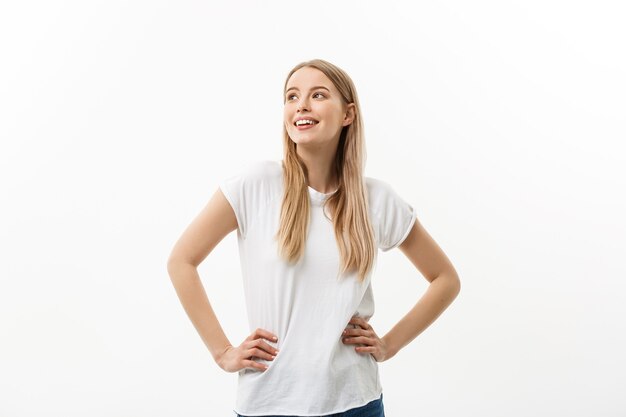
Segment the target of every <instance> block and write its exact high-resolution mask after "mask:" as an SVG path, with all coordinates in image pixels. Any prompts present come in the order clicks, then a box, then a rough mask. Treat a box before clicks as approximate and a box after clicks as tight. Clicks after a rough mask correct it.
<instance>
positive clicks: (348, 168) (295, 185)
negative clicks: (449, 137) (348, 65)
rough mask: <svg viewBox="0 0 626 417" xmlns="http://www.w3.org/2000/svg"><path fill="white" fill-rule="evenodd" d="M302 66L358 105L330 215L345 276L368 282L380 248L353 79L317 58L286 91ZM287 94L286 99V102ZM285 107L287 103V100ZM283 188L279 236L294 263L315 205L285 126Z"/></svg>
mask: <svg viewBox="0 0 626 417" xmlns="http://www.w3.org/2000/svg"><path fill="white" fill-rule="evenodd" d="M302 67H312V68H316V69H318V70H320V71H322V72H323V73H324V74H325V75H326V76H327V77H328V78H329V79H330V80H331V81H332V83H333V84H334V85H335V87H336V88H337V90H338V91H339V93H340V94H341V99H342V101H343V103H344V105H347V104H348V103H354V104H355V118H354V120H353V121H352V123H351V124H349V125H347V126H344V127H343V129H342V131H341V133H340V136H339V144H338V146H337V152H336V154H335V159H334V163H333V166H332V169H333V170H334V171H335V172H334V174H335V176H336V178H338V181H339V186H338V188H337V191H336V192H335V193H333V194H332V195H331V196H330V197H328V198H327V199H326V201H325V202H324V206H323V212H324V215H326V213H327V212H328V213H330V215H331V218H332V219H331V218H329V220H331V221H332V222H333V227H334V231H335V239H336V241H337V246H338V248H339V255H340V259H341V266H340V271H339V274H340V275H343V274H344V273H346V272H350V273H352V272H355V271H356V272H358V279H359V281H360V282H363V281H364V280H365V278H366V276H367V274H368V273H369V272H370V270H371V269H372V267H373V263H374V259H375V255H376V250H377V248H376V244H375V238H374V231H373V229H372V225H371V222H370V218H369V214H368V212H369V209H368V200H367V187H366V186H365V182H364V177H363V167H364V165H365V160H366V151H365V140H364V137H363V121H362V120H361V108H360V106H359V100H358V97H357V93H356V88H355V87H354V83H353V82H352V79H351V78H350V77H349V76H348V74H347V73H346V72H345V71H343V70H342V69H341V68H339V67H337V66H335V65H333V64H331V63H330V62H327V61H324V60H322V59H313V60H310V61H305V62H301V63H299V64H298V65H296V66H295V67H294V68H293V69H292V70H291V71H290V72H289V74H288V75H287V78H286V80H285V85H284V87H283V93H284V92H285V90H286V88H287V83H288V82H289V78H290V77H291V75H292V74H293V73H294V72H296V71H297V70H299V69H300V68H302ZM284 97H285V94H283V100H285V98H284ZM283 103H284V102H283ZM283 149H284V155H283V161H282V168H283V184H284V194H283V199H282V205H281V211H280V226H279V230H278V232H277V234H276V236H275V238H276V239H277V240H278V251H279V255H280V256H281V257H282V258H283V259H285V260H286V261H288V262H293V263H295V262H298V260H299V259H300V258H301V257H302V255H303V253H304V247H305V242H306V236H307V233H308V227H309V218H310V203H309V191H308V185H307V183H306V178H307V177H308V172H307V169H306V165H305V164H304V162H303V161H302V160H301V159H300V157H299V156H298V154H297V152H296V143H295V142H293V141H292V140H291V138H290V137H289V134H288V133H287V129H286V127H285V126H284V124H283Z"/></svg>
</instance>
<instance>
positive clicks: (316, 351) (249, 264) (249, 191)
mask: <svg viewBox="0 0 626 417" xmlns="http://www.w3.org/2000/svg"><path fill="white" fill-rule="evenodd" d="M281 162H282V161H273V160H264V161H257V162H254V163H251V164H249V165H248V166H246V167H245V168H244V169H242V170H241V172H240V173H238V174H237V175H234V176H231V177H230V178H227V179H225V180H223V181H222V182H221V183H220V184H219V186H220V188H221V190H222V192H223V194H224V195H225V197H226V199H227V200H228V201H229V203H230V204H231V206H232V208H233V210H234V212H235V215H236V217H237V223H238V228H237V240H238V245H239V256H240V263H241V271H242V277H243V287H244V295H245V302H246V308H247V314H248V322H249V327H250V333H252V331H254V330H255V329H256V328H263V329H266V330H268V331H270V332H272V333H274V334H276V336H277V337H278V341H277V342H272V341H269V340H267V339H264V341H265V342H266V343H268V344H269V345H270V346H274V347H276V348H277V349H279V350H280V351H279V352H278V354H277V355H276V358H275V359H274V360H273V361H271V360H265V359H260V358H255V359H254V360H255V361H257V362H260V363H263V364H265V365H267V366H268V367H269V368H268V369H267V370H266V371H260V370H253V369H242V370H241V371H239V376H238V387H237V401H236V406H235V409H234V410H233V411H234V412H236V413H238V414H242V415H245V416H261V415H270V414H276V415H278V414H283V415H299V416H320V415H325V414H334V413H340V412H343V411H346V410H348V409H351V408H355V407H360V406H363V405H365V404H367V403H368V402H370V401H372V400H375V399H377V398H379V397H380V395H381V393H382V386H381V383H380V379H379V375H378V363H377V362H376V360H375V359H374V357H373V356H372V355H371V354H370V353H358V352H356V351H355V350H354V347H355V346H356V345H354V344H344V343H343V342H342V332H343V330H344V329H345V328H346V327H347V326H348V321H350V319H351V318H352V316H355V315H357V316H361V317H363V318H365V320H369V318H370V317H371V316H372V315H373V314H374V297H373V293H372V285H371V277H372V273H370V274H369V275H368V276H367V277H366V279H365V281H364V282H363V284H361V283H360V282H359V281H358V277H357V274H356V273H352V274H347V275H346V276H344V277H342V278H339V275H338V274H339V266H340V263H339V262H340V259H339V249H338V246H337V242H336V240H335V235H334V231H333V225H332V223H331V221H330V220H328V219H327V218H326V217H325V216H324V213H323V212H322V203H323V201H324V199H325V198H327V197H328V196H330V195H331V194H332V193H329V194H323V193H321V192H318V191H317V190H315V189H313V188H311V187H308V190H309V196H310V200H309V201H310V203H311V220H310V224H309V232H308V235H307V239H306V246H305V252H304V255H303V258H301V259H300V261H299V262H298V263H297V264H295V265H289V264H287V263H286V262H285V261H283V260H282V259H281V258H280V257H279V256H278V252H277V241H276V240H274V239H273V236H274V235H275V234H276V232H277V231H278V227H279V217H280V205H281V201H282V196H283V180H282V165H281ZM364 178H365V183H366V187H367V193H368V201H369V206H370V207H369V208H370V219H371V221H372V225H373V228H374V234H375V238H376V243H377V246H378V248H380V249H381V250H382V251H388V250H390V249H392V248H395V247H397V246H399V245H400V244H401V243H402V242H403V241H404V239H405V238H406V236H407V235H408V234H409V231H410V230H411V228H412V226H413V224H414V223H415V219H416V212H415V210H414V209H413V207H412V206H410V205H409V204H407V203H406V202H405V201H404V200H402V199H401V198H400V196H399V195H398V194H396V192H395V191H394V190H393V189H392V188H391V187H390V186H389V184H387V183H386V182H384V181H380V180H377V179H374V178H370V177H364ZM329 217H330V216H329ZM374 266H375V264H374ZM372 270H373V269H372Z"/></svg>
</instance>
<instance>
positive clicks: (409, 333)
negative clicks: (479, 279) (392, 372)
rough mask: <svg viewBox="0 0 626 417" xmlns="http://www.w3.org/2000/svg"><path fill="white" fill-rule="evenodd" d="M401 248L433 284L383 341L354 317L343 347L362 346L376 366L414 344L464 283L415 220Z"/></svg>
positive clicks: (441, 251)
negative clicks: (412, 342)
mask: <svg viewBox="0 0 626 417" xmlns="http://www.w3.org/2000/svg"><path fill="white" fill-rule="evenodd" d="M398 248H399V249H400V250H401V251H402V253H404V254H405V255H406V257H407V258H409V260H410V261H411V262H412V263H413V265H415V267H416V268H417V269H418V271H419V272H420V273H421V274H422V275H423V276H424V278H426V280H428V281H429V282H430V285H429V286H428V289H427V290H426V292H425V293H424V295H422V297H421V298H420V299H419V301H418V302H417V304H415V306H413V308H412V309H411V311H409V312H408V313H407V314H406V315H405V316H404V317H403V318H402V319H401V320H400V321H399V322H398V323H397V324H396V325H395V326H394V327H393V328H392V329H391V330H390V331H389V333H387V334H386V335H385V336H383V337H378V335H377V334H376V332H375V331H374V329H373V328H372V326H371V325H370V324H369V323H368V322H367V321H366V320H364V319H363V318H362V317H358V316H354V317H352V318H351V319H350V321H349V322H348V326H350V325H356V326H358V327H356V328H352V327H347V328H346V329H345V330H344V332H343V334H342V339H343V343H345V344H351V345H359V346H356V347H355V348H354V349H355V351H356V352H357V353H360V354H371V355H372V356H374V358H375V359H376V361H377V362H383V361H386V360H388V359H390V358H392V357H393V356H395V355H396V353H398V351H400V349H402V348H403V347H405V346H406V345H408V344H409V343H411V341H412V340H413V339H415V338H416V337H417V336H418V335H419V334H420V333H422V332H423V331H424V330H425V329H426V328H427V327H428V326H430V325H431V324H432V323H433V322H434V321H435V320H436V319H437V317H439V316H440V315H441V313H443V311H444V310H445V309H446V308H447V307H448V306H449V305H450V304H451V303H452V301H454V299H455V298H456V296H457V295H458V294H459V291H460V290H461V281H460V280H459V276H458V274H457V273H456V270H455V269H454V266H452V263H451V262H450V260H449V259H448V257H447V256H446V254H445V253H444V252H443V250H441V248H440V247H439V245H437V242H435V241H434V239H433V238H432V237H431V236H430V235H429V234H428V232H426V230H425V229H424V228H423V227H422V225H421V224H420V223H419V221H418V220H417V219H416V220H415V223H414V225H413V227H412V228H411V231H410V232H409V235H408V236H407V237H406V238H405V239H404V241H403V242H402V244H400V246H398Z"/></svg>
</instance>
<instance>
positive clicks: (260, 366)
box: [243, 359, 268, 371]
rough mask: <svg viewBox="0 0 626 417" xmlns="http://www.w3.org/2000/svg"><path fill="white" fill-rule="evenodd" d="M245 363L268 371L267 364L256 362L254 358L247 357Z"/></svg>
mask: <svg viewBox="0 0 626 417" xmlns="http://www.w3.org/2000/svg"><path fill="white" fill-rule="evenodd" d="M243 364H244V366H245V367H246V368H254V369H258V370H260V371H266V370H267V368H268V367H267V366H266V365H263V364H261V363H258V362H255V361H253V360H250V359H246V360H244V361H243Z"/></svg>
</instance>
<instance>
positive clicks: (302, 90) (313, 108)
mask: <svg viewBox="0 0 626 417" xmlns="http://www.w3.org/2000/svg"><path fill="white" fill-rule="evenodd" d="M285 91H286V92H285V97H284V102H285V106H284V111H283V115H284V117H283V119H284V124H285V129H287V133H288V134H289V137H290V138H291V140H292V141H293V142H295V143H296V148H297V149H296V152H297V153H298V156H299V157H300V158H302V160H303V161H304V164H305V165H306V167H307V170H308V172H309V175H308V178H307V181H308V185H309V186H311V187H312V188H313V189H315V190H317V191H319V192H322V193H330V192H332V191H335V190H336V189H337V181H336V178H333V177H332V170H331V167H332V163H333V160H334V159H335V154H336V153H337V145H338V144H339V136H340V134H341V130H342V129H343V127H344V126H347V125H349V124H350V123H352V121H353V120H354V115H355V113H354V112H355V107H356V106H355V105H354V103H348V104H346V103H344V101H343V100H342V98H341V94H340V93H339V91H338V90H337V88H336V87H335V85H334V84H333V83H332V81H330V79H329V78H328V77H327V76H326V75H325V74H324V73H323V72H322V71H320V70H318V69H316V68H310V67H303V68H300V69H299V70H297V71H296V72H294V73H293V74H292V75H291V77H290V78H289V80H288V82H287V87H286V89H285ZM298 117H310V118H313V119H315V120H317V121H318V123H317V124H316V125H315V126H313V127H311V128H308V129H305V130H301V129H298V128H297V127H296V126H294V122H295V120H296V118H298Z"/></svg>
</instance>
